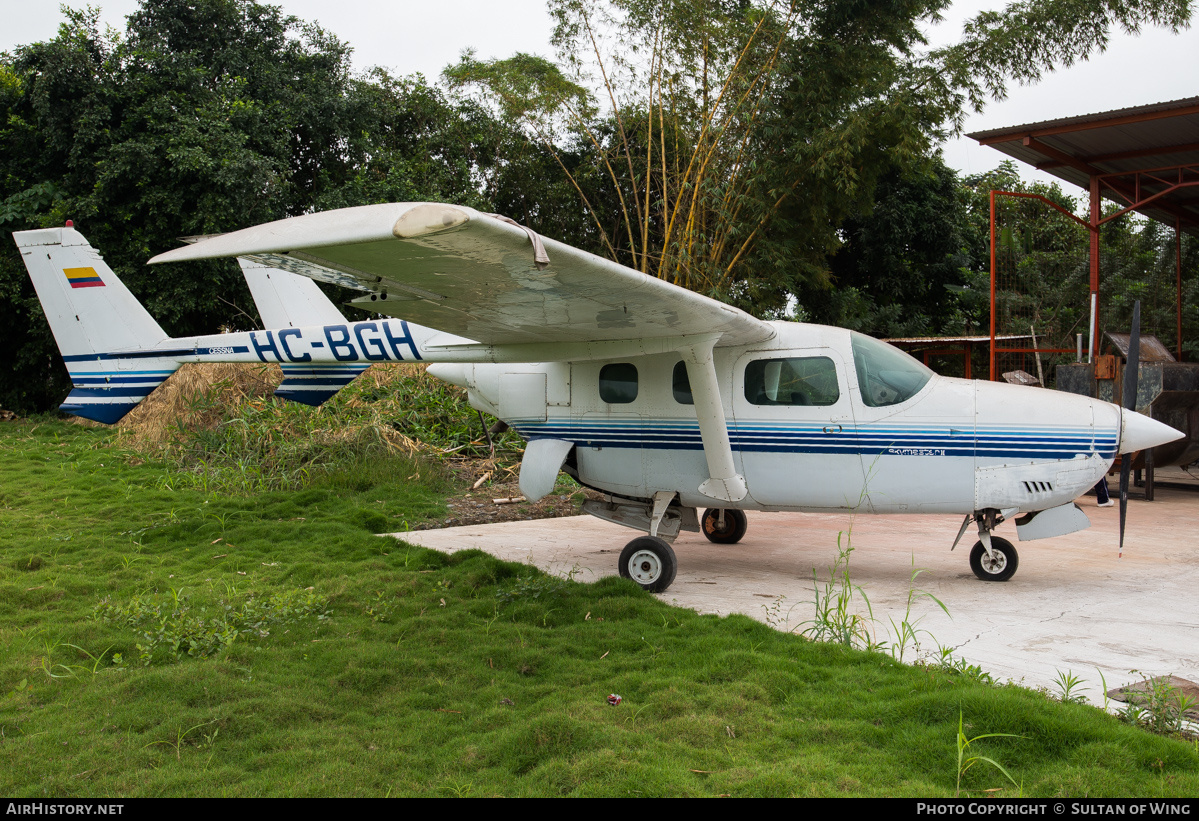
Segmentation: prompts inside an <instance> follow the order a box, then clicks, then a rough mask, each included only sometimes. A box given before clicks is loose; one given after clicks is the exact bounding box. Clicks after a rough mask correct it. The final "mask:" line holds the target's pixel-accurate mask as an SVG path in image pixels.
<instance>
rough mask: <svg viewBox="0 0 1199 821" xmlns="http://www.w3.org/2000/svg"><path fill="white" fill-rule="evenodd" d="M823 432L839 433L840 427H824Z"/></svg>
mask: <svg viewBox="0 0 1199 821" xmlns="http://www.w3.org/2000/svg"><path fill="white" fill-rule="evenodd" d="M824 432H825V433H840V432H841V426H840V425H825V426H824Z"/></svg>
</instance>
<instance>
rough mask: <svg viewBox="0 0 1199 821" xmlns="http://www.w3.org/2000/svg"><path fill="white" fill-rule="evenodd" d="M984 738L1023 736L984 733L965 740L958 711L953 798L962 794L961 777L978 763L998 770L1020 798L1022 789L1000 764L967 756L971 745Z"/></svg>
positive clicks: (991, 759) (991, 760)
mask: <svg viewBox="0 0 1199 821" xmlns="http://www.w3.org/2000/svg"><path fill="white" fill-rule="evenodd" d="M984 738H1024V736H1022V735H1014V734H1012V733H984V734H982V735H976V736H975V737H974V738H967V737H966V730H965V719H964V717H963V715H962V711H961V710H958V738H957V748H958V779H957V787H956V788H955V789H954V792H953V796H954V798H957V797H958V796H960V795H961V794H962V776H963V775H965V774H966V772H967V771H968V770H969V769H970V768H971V767H973V766H974V765H975V764H977V763H978V762H980V761H982V762H985V763H987V764H990V765H991V766H992V767H994V768H995V769H997V770H999V772H1001V773H1003V776H1004V778H1006V779H1007V780H1008V781H1010V782H1012V786H1014V787H1015V788H1016V789H1017V790H1019V791H1020V795H1021V796H1022V795H1023V793H1024V789H1023V787H1021V785H1020V784H1017V783H1016V779H1014V778H1012V774H1011V773H1009V772H1008V771H1007V770H1006V769H1004V767H1003V765H1002V764H1000V763H999V762H998V761H996V760H995V759H993V758H987V757H986V756H984V755H969V752H970V747H971V745H973V744H974V742H976V741H981V740H982V739H984Z"/></svg>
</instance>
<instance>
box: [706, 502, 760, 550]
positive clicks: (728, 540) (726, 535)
mask: <svg viewBox="0 0 1199 821" xmlns="http://www.w3.org/2000/svg"><path fill="white" fill-rule="evenodd" d="M701 524H702V529H703V531H704V535H705V536H707V537H708V541H709V542H715V543H716V544H736V543H737V542H739V541H741V537H742V536H744V535H745V531H746V529H747V528H749V519H747V518H746V516H745V511H744V510H734V509H732V508H725V511H724V526H723V527H722V526H721V524H720V508H716V507H712V508H708V509H707V510H705V511H704V520H703V522H702V523H701Z"/></svg>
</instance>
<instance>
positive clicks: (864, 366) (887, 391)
mask: <svg viewBox="0 0 1199 821" xmlns="http://www.w3.org/2000/svg"><path fill="white" fill-rule="evenodd" d="M849 338H850V346H851V347H852V348H853V365H854V369H855V370H856V371H857V374H858V388H859V390H860V392H861V394H862V402H863V403H865V404H866V405H867V406H869V407H871V408H883V407H887V406H888V405H898V404H899V403H900V402H906V401H907V400H909V399H911V398H912V397H913V396H915V395H916V394H918V393H920V390H921V389H922V388H923V387H924V386H925V385H927V384H928V380H930V379H932V376H933V372H932V371H931V370H929V369H928V368H926V367H925V366H924V365H922V364H920V363H919V362H917V361H916V360H915V359H913V358H912V357H910V356H908V355H907V354H906V353H904V352H903V351H901V350H899V349H898V348H896V347H893V346H891V345H888V344H887V343H886V342H880V341H878V340H877V339H873V338H871V337H869V336H865V335H864V334H859V333H851V334H850V335H849Z"/></svg>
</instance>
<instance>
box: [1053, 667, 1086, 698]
mask: <svg viewBox="0 0 1199 821" xmlns="http://www.w3.org/2000/svg"><path fill="white" fill-rule="evenodd" d="M1053 683H1054V685H1055V686H1056V687H1057V691H1058V692H1057V700H1058V701H1060V702H1061V703H1062V704H1086V703H1087V698H1086V696H1084V695H1082V692H1083V691H1085V690H1086V689H1087V688H1086V687H1083V686H1082V685H1083V684H1085V683H1086V679H1084V678H1079V677H1078V676H1076V675H1074V673H1072V672H1071V671H1069V670H1067V671H1066V672H1064V673H1063V672H1062V671H1061V670H1058V673H1057V678H1056V679H1054V682H1053Z"/></svg>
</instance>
